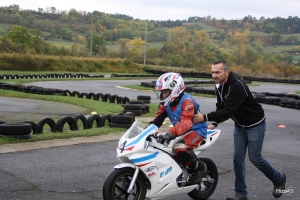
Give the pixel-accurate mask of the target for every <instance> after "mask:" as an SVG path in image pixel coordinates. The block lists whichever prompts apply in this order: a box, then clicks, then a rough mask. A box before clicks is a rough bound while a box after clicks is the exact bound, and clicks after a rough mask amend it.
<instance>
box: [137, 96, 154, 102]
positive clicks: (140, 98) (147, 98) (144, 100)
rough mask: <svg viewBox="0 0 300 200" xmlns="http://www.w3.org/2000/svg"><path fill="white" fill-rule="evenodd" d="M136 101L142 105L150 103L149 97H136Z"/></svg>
mask: <svg viewBox="0 0 300 200" xmlns="http://www.w3.org/2000/svg"><path fill="white" fill-rule="evenodd" d="M137 100H138V101H142V102H143V103H147V104H149V103H151V96H142V95H138V96H137Z"/></svg>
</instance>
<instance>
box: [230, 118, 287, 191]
mask: <svg viewBox="0 0 300 200" xmlns="http://www.w3.org/2000/svg"><path fill="white" fill-rule="evenodd" d="M265 131H266V122H264V123H262V124H260V125H258V126H255V127H253V128H242V127H239V126H237V125H235V129H234V154H233V163H234V172H235V178H236V179H235V191H236V194H237V195H239V196H247V189H246V183H245V154H246V150H247V146H248V156H249V160H250V161H251V162H252V164H253V165H255V167H257V168H258V169H259V170H260V171H261V172H262V173H264V174H265V176H266V177H267V178H268V179H270V180H271V181H272V182H273V184H277V183H279V182H280V181H281V173H280V172H278V171H277V170H276V169H274V168H273V167H272V166H271V165H270V164H269V163H268V161H266V160H265V159H264V158H263V157H262V156H261V150H262V146H263V141H264V136H265Z"/></svg>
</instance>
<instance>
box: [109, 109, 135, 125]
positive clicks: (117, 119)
mask: <svg viewBox="0 0 300 200" xmlns="http://www.w3.org/2000/svg"><path fill="white" fill-rule="evenodd" d="M134 120H135V117H134V115H133V114H132V113H129V112H127V114H116V115H112V116H111V122H110V123H109V126H110V127H118V128H130V127H131V125H132V124H133V122H134Z"/></svg>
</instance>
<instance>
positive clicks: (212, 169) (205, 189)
mask: <svg viewBox="0 0 300 200" xmlns="http://www.w3.org/2000/svg"><path fill="white" fill-rule="evenodd" d="M200 160H201V161H202V162H204V163H205V164H206V167H207V171H206V174H205V175H204V176H203V178H202V181H201V182H199V188H198V189H194V190H193V191H191V192H190V193H188V195H189V196H190V197H191V198H192V199H195V200H204V199H207V198H209V197H210V196H211V195H212V194H213V192H214V191H215V189H216V187H217V184H218V169H217V166H216V165H215V163H214V162H213V161H212V160H211V159H209V158H205V157H202V158H200ZM204 178H209V179H212V180H213V182H212V183H211V182H209V181H204V180H203V179H204Z"/></svg>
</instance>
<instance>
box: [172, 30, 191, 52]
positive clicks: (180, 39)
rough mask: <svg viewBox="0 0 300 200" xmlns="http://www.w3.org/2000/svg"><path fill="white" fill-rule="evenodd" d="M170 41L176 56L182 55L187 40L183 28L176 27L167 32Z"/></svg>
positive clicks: (187, 35)
mask: <svg viewBox="0 0 300 200" xmlns="http://www.w3.org/2000/svg"><path fill="white" fill-rule="evenodd" d="M169 37H170V40H171V41H172V42H173V43H174V45H175V48H176V53H177V54H182V53H184V52H185V51H186V48H185V43H186V42H187V41H188V40H189V37H190V35H189V33H188V32H187V30H186V29H185V28H184V27H183V26H176V27H174V28H172V29H171V30H170V32H169Z"/></svg>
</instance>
